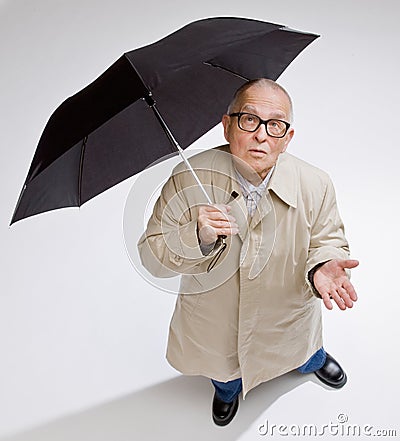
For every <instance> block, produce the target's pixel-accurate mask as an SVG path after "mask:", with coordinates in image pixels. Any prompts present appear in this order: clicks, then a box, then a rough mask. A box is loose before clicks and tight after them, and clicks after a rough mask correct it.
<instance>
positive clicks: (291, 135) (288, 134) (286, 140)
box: [282, 129, 294, 153]
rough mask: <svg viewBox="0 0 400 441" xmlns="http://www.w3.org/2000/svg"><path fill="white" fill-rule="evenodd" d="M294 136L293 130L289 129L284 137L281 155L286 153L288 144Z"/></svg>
mask: <svg viewBox="0 0 400 441" xmlns="http://www.w3.org/2000/svg"><path fill="white" fill-rule="evenodd" d="M293 135H294V129H289V131H288V132H287V134H286V137H285V144H284V145H283V149H282V153H283V152H285V151H286V149H287V146H288V145H289V142H290V141H291V140H292V138H293Z"/></svg>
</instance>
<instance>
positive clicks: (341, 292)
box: [337, 286, 353, 308]
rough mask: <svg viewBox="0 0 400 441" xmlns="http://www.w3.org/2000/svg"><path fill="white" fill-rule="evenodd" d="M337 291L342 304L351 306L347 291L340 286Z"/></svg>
mask: <svg viewBox="0 0 400 441" xmlns="http://www.w3.org/2000/svg"><path fill="white" fill-rule="evenodd" d="M337 292H338V293H339V296H340V297H341V298H342V300H343V302H344V304H345V305H346V306H347V307H348V308H352V307H353V302H352V301H351V298H350V296H349V294H348V293H347V291H346V290H345V289H344V288H342V287H341V286H340V287H339V288H338V289H337Z"/></svg>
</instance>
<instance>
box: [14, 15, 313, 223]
mask: <svg viewBox="0 0 400 441" xmlns="http://www.w3.org/2000/svg"><path fill="white" fill-rule="evenodd" d="M317 37H318V36H317V35H314V34H309V33H304V32H299V31H295V30H292V29H289V28H287V27H284V26H282V25H278V24H272V23H266V22H262V21H257V20H248V19H241V18H227V17H224V18H210V19H205V20H199V21H196V22H194V23H191V24H189V25H187V26H185V27H183V28H182V29H180V30H178V31H176V32H174V33H173V34H171V35H169V36H167V37H165V38H163V39H162V40H160V41H158V42H156V43H154V44H151V45H149V46H145V47H143V48H140V49H136V50H134V51H131V52H127V53H125V54H124V55H123V56H122V57H121V58H119V59H118V60H117V61H116V62H115V63H114V64H113V65H112V66H111V67H110V68H108V69H107V70H106V71H105V72H104V73H103V74H102V75H101V76H100V77H99V78H97V79H96V80H95V81H94V82H93V83H91V84H90V85H89V86H87V87H86V88H84V89H83V90H82V91H80V92H78V93H77V94H76V95H74V96H72V97H70V98H68V99H67V100H66V101H65V102H64V103H62V104H61V105H60V107H58V109H56V111H55V112H54V113H53V115H52V116H51V118H50V120H49V121H48V123H47V125H46V127H45V129H44V131H43V134H42V136H41V138H40V141H39V144H38V147H37V150H36V152H35V155H34V158H33V160H32V164H31V167H30V169H29V172H28V176H27V178H26V180H25V184H24V186H23V189H22V192H21V195H20V198H19V200H18V203H17V206H16V208H15V211H14V215H13V217H12V220H11V223H14V222H16V221H18V220H20V219H23V218H25V217H28V216H32V215H34V214H38V213H42V212H45V211H49V210H53V209H56V208H62V207H71V206H80V205H82V204H83V203H85V202H86V201H88V200H89V199H91V198H93V197H94V196H96V195H98V194H100V193H101V192H103V191H105V190H107V189H108V188H110V187H112V186H113V185H115V184H118V183H119V182H121V181H123V180H124V179H126V178H128V177H130V176H132V175H134V174H135V173H137V172H140V171H141V170H143V169H144V168H146V167H147V166H149V165H150V164H152V163H154V162H155V161H156V160H158V159H160V158H163V157H165V156H166V155H171V154H172V153H177V148H178V146H177V144H179V145H180V146H181V147H182V148H183V149H184V148H186V147H188V146H189V145H190V144H192V143H193V142H194V141H195V140H196V139H198V138H199V137H200V136H202V135H203V134H204V133H206V132H207V131H208V130H210V129H211V128H212V127H213V126H215V125H216V124H218V123H219V122H220V119H221V116H222V114H223V113H224V112H225V111H226V106H227V104H228V103H229V101H230V100H231V98H232V96H233V93H234V91H235V90H236V89H237V88H238V87H239V86H241V85H242V84H243V83H245V82H247V81H248V80H250V79H254V78H260V77H265V78H270V79H273V80H276V79H277V78H278V77H279V75H280V74H281V73H282V72H283V71H284V70H285V69H286V67H287V66H288V65H289V64H290V63H291V61H292V60H293V59H294V58H295V57H296V56H297V55H298V54H299V53H300V52H301V51H302V50H303V49H304V48H306V47H307V46H308V45H309V44H310V43H311V42H312V41H313V40H314V39H315V38H317ZM172 134H173V135H172ZM208 201H209V202H210V200H209V199H208Z"/></svg>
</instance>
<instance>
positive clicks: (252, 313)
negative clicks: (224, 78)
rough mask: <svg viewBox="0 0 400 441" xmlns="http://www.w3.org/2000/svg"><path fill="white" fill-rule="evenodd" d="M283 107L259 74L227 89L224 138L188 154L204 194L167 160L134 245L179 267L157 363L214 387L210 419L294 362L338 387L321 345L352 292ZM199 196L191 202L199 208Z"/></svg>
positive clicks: (326, 192)
mask: <svg viewBox="0 0 400 441" xmlns="http://www.w3.org/2000/svg"><path fill="white" fill-rule="evenodd" d="M292 114H293V111H292V103H291V99H290V97H289V95H288V93H287V92H286V91H285V90H284V89H283V88H282V87H281V86H280V85H278V84H277V83H275V82H273V81H271V80H267V79H259V80H254V81H250V82H248V83H246V84H245V85H244V86H242V87H241V88H240V89H239V90H238V91H237V92H236V94H235V96H234V99H233V101H232V103H231V104H230V106H229V108H228V112H227V114H226V115H224V116H223V119H222V124H223V127H224V135H225V138H226V140H227V142H228V143H229V144H228V145H226V146H221V147H218V148H214V149H210V150H208V151H205V152H202V153H200V154H198V155H196V156H194V157H192V158H191V159H190V162H191V165H192V167H193V168H194V169H195V170H196V172H197V174H198V176H199V179H200V180H201V182H202V183H203V185H204V187H205V189H206V191H207V192H208V193H209V195H210V196H211V197H212V199H213V201H214V202H215V204H214V205H204V197H203V196H202V193H201V192H200V191H199V188H198V186H197V185H196V183H195V181H194V180H193V178H192V176H191V174H190V173H189V172H188V171H187V170H186V168H185V166H184V165H183V164H179V165H178V166H177V167H176V168H175V169H174V171H173V173H172V175H171V177H170V178H169V180H168V181H167V183H166V184H165V186H164V187H163V190H162V192H161V195H160V198H159V199H158V201H157V202H156V204H155V207H154V211H153V214H152V216H151V218H150V220H149V223H148V226H147V230H146V232H145V233H144V234H143V236H142V237H141V239H140V240H139V243H138V247H139V251H140V255H141V259H142V263H143V265H144V266H145V267H146V268H147V269H148V270H149V271H150V272H151V273H152V274H153V275H155V276H158V277H171V276H174V275H177V274H180V275H181V283H180V292H179V296H178V299H177V302H176V306H175V311H174V314H173V317H172V320H171V325H170V332H169V340H168V349H167V359H168V361H169V362H170V364H171V365H172V366H174V367H175V368H176V369H177V370H178V371H180V372H182V373H183V374H186V375H203V376H206V377H208V378H210V379H211V380H212V383H213V385H214V387H215V394H214V398H213V406H212V416H213V420H214V422H215V423H216V424H218V425H220V426H223V425H226V424H228V423H229V422H230V421H231V420H232V419H233V417H234V416H235V414H236V411H237V409H238V403H239V400H238V396H239V394H240V392H241V391H242V390H243V397H245V396H246V394H247V393H248V392H249V390H251V389H252V388H254V387H255V386H257V385H258V384H260V383H262V382H265V381H267V380H270V379H272V378H275V377H277V376H279V375H281V374H284V373H285V372H288V371H290V370H293V369H296V368H297V369H298V370H299V371H300V372H302V373H308V372H315V374H316V375H317V377H318V378H319V379H320V380H321V381H322V382H324V383H325V384H327V385H330V386H331V387H334V388H340V387H342V386H343V385H344V384H345V383H346V374H345V373H344V371H343V369H342V368H341V367H340V365H339V364H338V363H337V362H336V361H335V359H334V358H333V357H332V356H330V355H329V354H327V353H326V352H325V350H324V348H323V343H322V326H321V299H322V301H323V303H324V305H325V306H326V308H328V309H333V302H334V303H336V305H337V306H338V307H339V308H340V309H341V310H346V309H347V308H351V307H352V306H353V302H354V301H356V299H357V296H356V293H355V290H354V288H353V286H352V284H351V283H350V281H349V277H348V269H349V268H353V267H355V266H357V265H358V262H357V261H356V260H350V259H349V255H348V253H349V250H348V244H347V241H346V239H345V236H344V229H343V224H342V221H341V219H340V216H339V213H338V210H337V206H336V200H335V192H334V189H333V185H332V183H331V181H330V179H329V177H328V176H327V174H326V173H324V172H323V171H321V170H319V169H317V168H316V167H314V166H312V165H310V164H307V163H306V162H304V161H301V160H300V159H298V158H296V157H294V156H292V155H290V154H288V153H286V148H287V146H288V144H289V142H290V140H291V139H292V137H293V134H294V130H293V128H292V127H291V122H292ZM202 203H203V204H202Z"/></svg>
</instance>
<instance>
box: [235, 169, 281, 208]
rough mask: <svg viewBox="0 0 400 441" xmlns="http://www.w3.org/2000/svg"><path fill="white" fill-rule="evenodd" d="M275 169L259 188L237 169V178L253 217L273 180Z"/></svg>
mask: <svg viewBox="0 0 400 441" xmlns="http://www.w3.org/2000/svg"><path fill="white" fill-rule="evenodd" d="M274 168H275V166H274V167H272V168H271V170H270V171H269V172H268V174H267V176H266V177H265V178H264V180H263V181H262V182H261V184H260V185H259V186H257V187H256V186H255V185H253V184H252V183H251V182H249V181H248V180H247V179H246V178H244V177H243V176H242V175H241V174H240V173H239V172H238V171H237V170H236V169H235V172H236V176H237V179H238V182H239V185H240V189H241V190H242V193H243V197H244V200H245V201H246V206H247V211H248V212H249V215H250V216H253V215H254V213H255V212H256V209H257V205H258V203H259V202H260V199H261V197H262V195H263V193H264V192H265V190H266V188H267V185H268V182H269V180H270V179H271V175H272V172H273V171H274Z"/></svg>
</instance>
